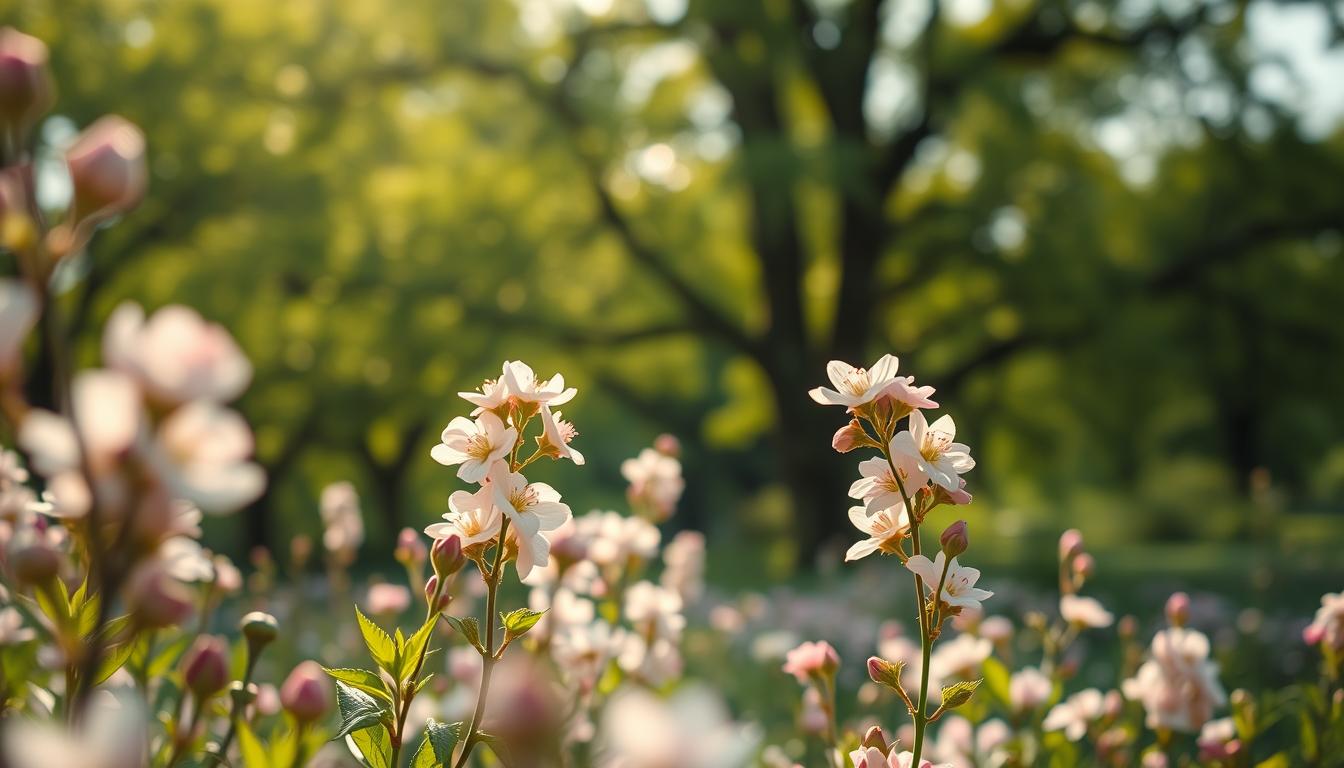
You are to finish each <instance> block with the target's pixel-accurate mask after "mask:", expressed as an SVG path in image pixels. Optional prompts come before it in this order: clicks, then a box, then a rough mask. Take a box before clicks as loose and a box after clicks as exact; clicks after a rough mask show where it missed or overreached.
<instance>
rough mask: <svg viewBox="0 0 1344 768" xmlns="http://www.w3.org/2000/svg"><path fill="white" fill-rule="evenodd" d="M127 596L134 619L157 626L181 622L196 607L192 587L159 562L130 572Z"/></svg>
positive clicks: (152, 626)
mask: <svg viewBox="0 0 1344 768" xmlns="http://www.w3.org/2000/svg"><path fill="white" fill-rule="evenodd" d="M125 599H126V607H127V608H128V609H129V610H130V613H131V616H133V617H134V618H135V621H136V622H137V623H138V624H139V625H140V626H142V627H149V628H154V629H162V628H163V627H170V626H174V625H176V624H181V623H182V622H184V621H186V620H187V618H188V617H189V616H191V613H192V611H193V610H195V599H194V597H193V595H192V593H191V590H190V589H188V588H187V587H186V585H184V584H183V583H182V582H180V581H178V580H177V579H174V578H173V577H171V576H169V575H168V573H167V572H166V571H164V570H163V567H162V566H161V565H159V564H157V563H153V564H146V565H144V566H141V567H140V568H137V569H136V570H135V571H134V572H133V573H132V574H131V577H130V578H129V579H128V580H127V583H126V588H125Z"/></svg>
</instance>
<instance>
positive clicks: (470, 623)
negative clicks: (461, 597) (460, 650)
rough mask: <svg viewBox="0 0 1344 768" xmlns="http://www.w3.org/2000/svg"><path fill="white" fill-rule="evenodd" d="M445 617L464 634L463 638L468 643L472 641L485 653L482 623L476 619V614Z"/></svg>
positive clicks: (474, 645) (454, 627)
mask: <svg viewBox="0 0 1344 768" xmlns="http://www.w3.org/2000/svg"><path fill="white" fill-rule="evenodd" d="M444 619H446V620H447V622H448V623H449V624H451V625H452V627H453V629H455V630H457V632H458V634H460V635H462V637H463V639H465V640H466V641H467V642H468V643H471V644H472V646H473V647H475V648H476V650H478V651H480V652H481V653H485V647H484V646H483V645H481V633H480V623H479V622H477V621H476V618H475V617H474V616H467V617H465V618H458V617H456V616H445V617H444Z"/></svg>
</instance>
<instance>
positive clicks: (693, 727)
mask: <svg viewBox="0 0 1344 768" xmlns="http://www.w3.org/2000/svg"><path fill="white" fill-rule="evenodd" d="M601 738H602V742H603V743H602V747H603V749H602V754H603V755H604V756H605V757H604V760H603V762H602V763H601V765H602V766H603V767H604V768H739V767H740V766H743V765H748V764H749V763H750V762H751V758H752V756H753V755H754V754H755V752H756V748H757V744H758V743H759V742H760V735H759V733H758V732H757V730H756V729H755V728H754V727H753V726H750V725H741V724H738V723H734V722H732V721H731V720H730V719H729V716H728V711H727V708H726V707H725V706H724V704H723V701H722V700H721V699H720V698H719V697H718V695H717V694H715V693H714V692H713V691H711V690H710V689H708V688H706V687H704V686H700V685H688V686H683V687H681V688H679V689H678V690H677V691H676V693H673V694H672V695H671V696H670V697H668V698H667V699H662V698H659V697H658V696H656V695H654V694H652V693H650V692H648V691H644V690H640V689H634V688H623V689H620V690H618V691H617V692H616V693H615V694H614V695H613V696H612V698H611V701H610V702H609V704H608V705H607V707H606V709H605V710H604V712H603V717H602V728H601Z"/></svg>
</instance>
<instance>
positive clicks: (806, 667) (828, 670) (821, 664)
mask: <svg viewBox="0 0 1344 768" xmlns="http://www.w3.org/2000/svg"><path fill="white" fill-rule="evenodd" d="M839 668H840V654H838V653H836V651H835V648H833V647H831V644H830V643H828V642H826V641H825V640H822V641H820V642H805V643H803V644H802V645H799V646H798V647H797V648H794V649H793V650H791V651H789V652H788V654H787V655H786V656H785V658H784V667H783V669H784V671H785V672H788V673H789V674H791V675H793V676H794V677H795V678H797V680H798V682H800V683H803V684H804V685H806V684H807V683H808V681H810V680H812V679H813V678H816V677H820V676H823V675H831V674H834V673H835V670H837V669H839Z"/></svg>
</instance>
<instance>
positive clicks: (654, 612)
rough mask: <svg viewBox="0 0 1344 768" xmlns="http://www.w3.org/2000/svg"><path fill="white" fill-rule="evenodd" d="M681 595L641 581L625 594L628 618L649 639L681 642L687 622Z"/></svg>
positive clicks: (626, 615) (626, 616) (631, 586)
mask: <svg viewBox="0 0 1344 768" xmlns="http://www.w3.org/2000/svg"><path fill="white" fill-rule="evenodd" d="M681 608H682V603H681V595H679V594H677V593H676V592H675V591H673V590H670V589H667V588H666V587H661V586H658V585H657V584H654V583H653V582H649V581H639V582H636V583H634V584H632V585H630V587H629V589H627V590H626V591H625V618H626V620H628V621H629V622H630V624H631V626H633V627H634V628H635V631H637V632H639V633H640V634H641V635H643V636H644V637H647V638H664V639H668V640H672V641H674V642H675V641H677V640H679V639H681V632H682V630H683V629H685V627H686V619H685V617H683V616H682V615H681Z"/></svg>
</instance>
